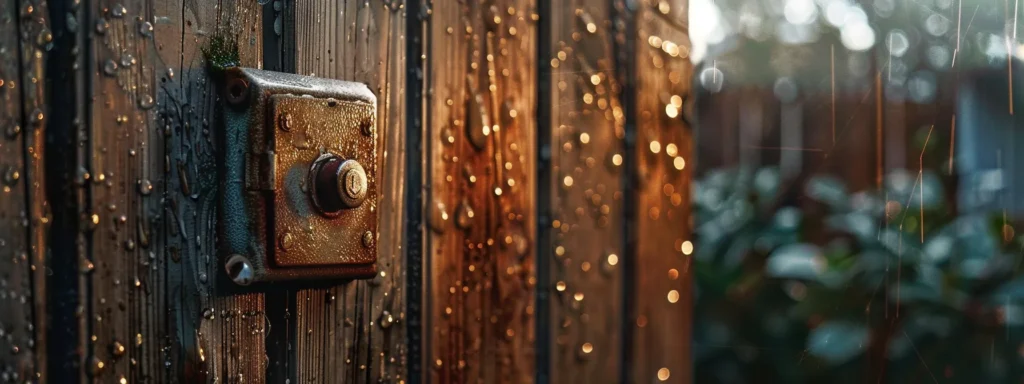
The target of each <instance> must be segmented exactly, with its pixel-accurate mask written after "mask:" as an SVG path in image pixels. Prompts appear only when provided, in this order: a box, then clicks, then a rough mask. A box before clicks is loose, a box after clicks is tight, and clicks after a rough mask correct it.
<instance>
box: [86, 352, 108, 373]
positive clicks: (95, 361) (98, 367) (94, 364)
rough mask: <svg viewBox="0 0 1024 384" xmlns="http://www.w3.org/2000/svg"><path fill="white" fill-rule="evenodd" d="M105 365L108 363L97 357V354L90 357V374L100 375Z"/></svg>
mask: <svg viewBox="0 0 1024 384" xmlns="http://www.w3.org/2000/svg"><path fill="white" fill-rule="evenodd" d="M105 365H106V364H104V363H103V360H100V358H99V357H96V356H93V357H90V358H89V366H88V369H89V375H90V376H92V377H98V376H99V375H100V374H101V373H103V367H104V366H105Z"/></svg>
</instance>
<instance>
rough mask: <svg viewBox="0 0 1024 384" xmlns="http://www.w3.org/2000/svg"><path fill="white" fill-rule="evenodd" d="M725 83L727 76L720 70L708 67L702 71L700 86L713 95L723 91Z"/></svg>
mask: <svg viewBox="0 0 1024 384" xmlns="http://www.w3.org/2000/svg"><path fill="white" fill-rule="evenodd" d="M724 83H725V75H724V74H723V73H722V71H721V70H720V69H718V68H715V67H708V68H704V69H703V70H702V71H700V85H701V86H703V87H704V89H706V90H708V91H710V92H711V93H716V92H719V91H721V90H722V85H723V84H724Z"/></svg>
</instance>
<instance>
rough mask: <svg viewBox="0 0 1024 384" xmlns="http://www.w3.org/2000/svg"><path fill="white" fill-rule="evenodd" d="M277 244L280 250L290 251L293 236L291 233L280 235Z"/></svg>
mask: <svg viewBox="0 0 1024 384" xmlns="http://www.w3.org/2000/svg"><path fill="white" fill-rule="evenodd" d="M278 243H279V245H280V246H281V249H283V250H285V251H287V250H290V249H291V248H292V246H294V245H295V236H294V235H292V233H291V232H285V233H284V234H283V235H281V238H280V239H279V240H278Z"/></svg>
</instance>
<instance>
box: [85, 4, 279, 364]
mask: <svg viewBox="0 0 1024 384" xmlns="http://www.w3.org/2000/svg"><path fill="white" fill-rule="evenodd" d="M136 4H137V7H138V8H137V9H132V8H129V10H130V12H133V13H131V15H132V18H129V16H125V20H132V21H134V22H135V23H130V27H126V29H125V32H124V33H125V34H124V35H123V36H127V35H128V33H131V34H133V35H135V36H142V35H144V34H143V31H144V30H145V29H148V27H147V26H145V25H144V24H136V23H140V22H141V23H145V22H151V23H152V25H153V26H154V29H155V32H154V36H155V40H154V41H153V42H152V46H150V47H148V48H147V49H146V50H144V51H141V53H140V54H137V56H138V55H142V54H145V56H144V57H145V58H144V59H139V60H140V62H141V65H143V66H147V65H152V67H151V68H152V71H153V72H152V73H148V74H146V73H145V71H143V72H144V74H146V75H148V76H151V77H149V78H148V81H149V83H148V84H149V85H150V86H153V87H156V89H154V90H153V92H154V93H155V94H156V98H157V111H156V112H155V116H151V117H152V118H154V119H155V122H153V123H150V124H153V125H154V126H151V127H150V129H149V131H148V132H149V140H150V142H149V144H148V145H149V147H150V148H151V153H152V154H151V155H150V156H148V157H145V158H141V159H139V160H131V159H128V158H123V159H122V160H121V161H127V162H129V163H127V164H126V165H124V166H123V167H128V168H129V169H130V168H131V167H132V164H139V163H140V162H143V161H145V163H142V164H144V165H143V166H142V167H141V168H140V169H148V170H149V171H150V172H153V173H154V175H153V176H152V177H154V178H160V179H159V181H156V180H154V181H152V182H153V185H154V191H153V193H151V196H150V197H148V199H149V200H151V201H153V202H157V203H159V204H155V205H150V206H149V207H151V208H150V209H148V210H147V211H146V212H145V213H146V214H148V215H150V220H152V221H150V222H148V223H145V222H144V223H143V224H149V225H151V227H150V229H149V231H148V232H149V233H150V236H148V237H149V238H150V240H149V241H150V242H151V243H152V244H151V245H150V249H149V250H148V252H147V253H145V254H142V255H138V256H136V257H150V258H151V259H152V261H151V263H154V264H155V265H151V266H150V268H151V269H152V272H149V273H150V275H151V277H153V282H151V284H152V285H153V286H152V287H150V288H149V289H148V290H146V291H151V292H152V293H151V294H152V295H155V296H163V297H162V299H157V298H152V299H150V300H153V302H152V303H142V305H143V308H146V310H145V312H146V314H145V316H149V317H151V318H152V320H150V322H151V324H153V325H143V326H142V327H143V328H146V330H147V331H148V332H142V333H141V337H142V343H141V345H139V336H140V334H138V333H137V334H134V335H133V334H129V335H127V336H128V337H130V339H129V340H130V341H131V345H132V346H133V348H137V350H138V352H137V356H139V364H138V365H139V366H140V367H146V368H139V369H146V370H148V371H149V372H153V373H152V374H146V375H145V376H148V377H150V380H153V381H156V382H164V381H172V382H177V381H190V382H194V381H207V380H209V381H220V382H227V383H237V382H243V381H244V382H257V383H259V382H263V381H264V372H265V371H266V352H265V346H264V339H265V337H266V334H267V332H268V331H269V330H268V329H267V328H266V325H265V315H264V304H263V302H264V295H263V294H262V293H245V294H236V293H234V292H233V291H229V290H228V289H227V287H230V286H231V283H230V282H226V281H221V280H222V279H225V278H226V276H225V275H224V273H223V272H222V271H223V265H222V264H221V262H220V258H219V253H218V251H217V248H216V239H215V238H216V236H215V235H216V232H217V224H216V223H217V214H218V212H217V209H216V205H217V199H218V194H217V190H218V188H219V187H218V185H219V183H220V181H219V180H217V178H216V173H217V172H216V169H217V166H216V164H217V162H216V159H217V145H218V144H217V140H218V138H217V131H216V127H217V126H218V124H220V123H219V116H218V110H217V105H218V98H219V95H218V91H217V88H216V84H215V82H214V80H213V79H212V78H211V76H210V75H209V73H208V72H207V68H206V66H207V62H206V60H205V59H204V57H203V53H202V49H204V48H205V49H211V48H212V46H213V42H214V40H216V39H223V40H224V41H226V42H229V43H237V51H238V54H239V58H240V64H241V65H243V66H249V67H260V66H261V65H262V42H261V38H262V31H261V29H260V28H261V24H262V21H261V7H260V6H259V4H258V3H257V2H255V1H254V2H233V1H221V2H219V4H215V3H206V2H189V1H186V2H177V1H165V0H159V1H153V2H149V1H146V2H141V1H140V2H137V3H136ZM126 6H127V4H126ZM134 12H138V13H137V14H138V15H145V16H144V17H143V20H139V19H135V18H134V15H136V13H134ZM144 12H151V13H144ZM126 24H129V23H126ZM229 45H230V44H229ZM228 49H229V50H230V48H228ZM98 54H99V53H98ZM154 55H155V57H154ZM100 57H102V56H100ZM100 63H102V62H100ZM122 70H123V69H122ZM97 71H99V72H98V73H99V74H100V75H98V76H102V73H103V72H102V71H103V68H102V67H100V68H98V69H97ZM120 76H123V75H120ZM128 105H130V104H125V108H127V107H128ZM136 105H138V106H139V107H141V106H142V103H141V102H140V103H138V104H136ZM97 114H98V113H97ZM99 127H102V126H99ZM99 127H96V126H94V127H93V128H94V131H95V130H96V129H97V128H99ZM122 145H124V144H122ZM121 148H123V147H121ZM124 152H125V150H124V149H122V150H121V151H120V153H119V152H113V150H108V153H114V154H117V155H118V156H124V155H123V153H124ZM135 166H138V165H135ZM129 181H131V182H132V185H131V186H132V190H131V191H132V192H134V188H136V187H135V181H134V180H129ZM126 193H128V192H127V191H126ZM161 199H162V200H163V201H162V202H161V201H160V200H161ZM129 228H130V227H129ZM142 228H143V229H139V232H140V233H144V232H145V229H144V228H145V227H142ZM161 238H162V239H161ZM137 243H140V244H141V240H139V241H137ZM160 244H165V245H164V246H162V247H161V246H160ZM116 245H117V244H112V245H110V246H111V247H114V246H116ZM137 248H138V247H137ZM95 255H96V254H95V253H94V256H95ZM137 260H138V259H131V258H130V259H128V260H127V262H131V263H134V264H125V265H126V266H129V265H136V264H137V263H138V261H137ZM94 275H95V272H94ZM140 299H141V298H138V299H136V300H140ZM161 317H162V320H161ZM131 321H133V322H135V321H137V320H131ZM147 327H151V328H147ZM100 340H103V339H100ZM130 351H132V352H131V353H136V352H134V350H132V349H130ZM134 356H136V355H132V356H127V357H134ZM165 364H166V365H167V366H165ZM126 365H127V364H126ZM143 372H145V371H143ZM157 373H159V374H160V375H166V376H165V377H163V378H159V377H158V376H156V375H157ZM136 377H138V376H136Z"/></svg>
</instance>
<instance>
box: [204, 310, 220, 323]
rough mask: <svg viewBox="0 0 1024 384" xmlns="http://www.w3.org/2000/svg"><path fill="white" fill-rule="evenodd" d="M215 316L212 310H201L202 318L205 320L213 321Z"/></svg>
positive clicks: (215, 313)
mask: <svg viewBox="0 0 1024 384" xmlns="http://www.w3.org/2000/svg"><path fill="white" fill-rule="evenodd" d="M216 315H217V312H216V311H214V310H213V308H206V309H204V310H203V318H204V319H206V320H213V319H214V318H215V317H216Z"/></svg>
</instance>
